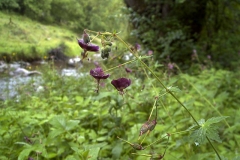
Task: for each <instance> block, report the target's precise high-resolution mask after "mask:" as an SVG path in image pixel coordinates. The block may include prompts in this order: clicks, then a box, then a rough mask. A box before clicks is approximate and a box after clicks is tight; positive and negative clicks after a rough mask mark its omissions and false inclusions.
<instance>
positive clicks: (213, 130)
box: [191, 116, 227, 144]
mask: <svg viewBox="0 0 240 160" xmlns="http://www.w3.org/2000/svg"><path fill="white" fill-rule="evenodd" d="M225 118H227V117H226V116H222V117H213V118H210V119H208V120H207V121H206V122H205V120H204V119H201V120H200V121H198V123H199V125H200V126H201V127H200V128H199V129H197V130H195V131H194V132H193V133H192V135H191V137H192V138H193V139H194V141H196V142H198V143H200V144H202V143H204V141H205V140H206V136H207V137H208V138H209V139H210V140H214V141H217V142H219V143H221V142H222V141H221V139H220V137H219V135H218V132H217V127H216V126H212V125H211V124H214V123H218V122H220V121H221V120H223V119H225Z"/></svg>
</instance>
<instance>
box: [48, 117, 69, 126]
mask: <svg viewBox="0 0 240 160" xmlns="http://www.w3.org/2000/svg"><path fill="white" fill-rule="evenodd" d="M49 123H50V124H51V125H53V127H54V128H59V129H60V128H61V129H62V128H65V127H66V119H65V117H64V116H63V115H59V116H56V117H53V118H52V119H51V120H50V122H49Z"/></svg>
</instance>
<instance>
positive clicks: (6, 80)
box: [0, 61, 93, 100]
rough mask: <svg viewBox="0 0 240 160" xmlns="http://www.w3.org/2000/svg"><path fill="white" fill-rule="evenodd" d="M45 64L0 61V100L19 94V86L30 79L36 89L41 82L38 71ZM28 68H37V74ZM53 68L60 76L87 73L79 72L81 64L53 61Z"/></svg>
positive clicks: (76, 75) (77, 75) (74, 75)
mask: <svg viewBox="0 0 240 160" xmlns="http://www.w3.org/2000/svg"><path fill="white" fill-rule="evenodd" d="M46 65H49V64H48V63H47V62H44V61H42V62H38V63H31V64H30V63H25V62H14V63H11V64H6V63H5V62H2V61H0V100H6V99H10V98H13V97H17V96H18V94H19V92H18V90H19V89H20V88H21V86H23V85H24V84H27V83H29V82H30V81H32V82H33V85H34V86H35V87H36V89H38V87H39V84H41V81H42V75H40V74H41V73H40V72H38V71H41V69H42V68H43V67H46ZM84 65H85V64H84ZM86 65H87V67H89V65H91V67H93V64H90V63H88V64H86ZM19 68H20V70H19ZM29 68H31V70H37V71H36V72H38V74H36V75H32V74H29V73H31V71H29V70H28V69H29ZM54 68H55V69H56V70H57V71H58V73H59V74H60V75H61V76H73V77H83V76H85V75H86V74H88V73H84V72H83V73H82V72H81V68H82V65H81V66H77V67H69V66H67V65H66V64H63V63H61V62H58V63H54ZM17 70H18V71H17ZM20 71H22V72H20ZM33 72H34V71H33Z"/></svg>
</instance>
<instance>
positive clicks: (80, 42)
mask: <svg viewBox="0 0 240 160" xmlns="http://www.w3.org/2000/svg"><path fill="white" fill-rule="evenodd" d="M78 44H79V46H80V47H81V48H82V49H84V50H85V49H86V48H87V46H88V45H87V44H86V43H84V41H83V39H78Z"/></svg>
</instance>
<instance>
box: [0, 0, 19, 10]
mask: <svg viewBox="0 0 240 160" xmlns="http://www.w3.org/2000/svg"><path fill="white" fill-rule="evenodd" d="M19 7H20V6H19V4H18V0H1V1H0V9H4V10H14V9H19Z"/></svg>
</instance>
